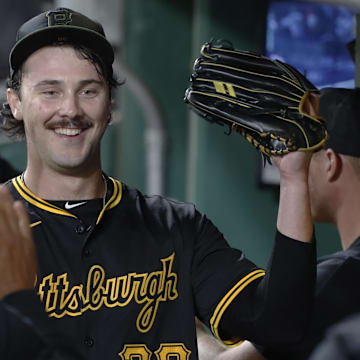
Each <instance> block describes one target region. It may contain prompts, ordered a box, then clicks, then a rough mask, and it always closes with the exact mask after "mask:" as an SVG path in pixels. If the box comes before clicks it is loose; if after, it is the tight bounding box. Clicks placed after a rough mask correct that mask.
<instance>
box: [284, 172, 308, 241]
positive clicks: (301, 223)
mask: <svg viewBox="0 0 360 360" xmlns="http://www.w3.org/2000/svg"><path fill="white" fill-rule="evenodd" d="M277 228H278V230H279V232H280V233H282V234H283V235H286V236H288V237H290V238H292V239H295V240H299V241H303V242H310V241H311V240H312V235H313V224H312V217H311V208H310V195H309V187H308V180H307V173H306V172H304V173H301V174H300V176H299V175H298V174H297V175H296V176H292V175H289V174H286V173H283V174H282V176H281V178H280V199H279V210H278V218H277Z"/></svg>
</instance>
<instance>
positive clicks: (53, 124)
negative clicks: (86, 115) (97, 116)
mask: <svg viewBox="0 0 360 360" xmlns="http://www.w3.org/2000/svg"><path fill="white" fill-rule="evenodd" d="M45 127H46V128H47V129H54V128H70V129H71V128H74V129H87V128H89V127H92V123H91V122H90V121H87V120H83V119H76V118H75V119H59V120H50V121H49V122H48V123H46V124H45Z"/></svg>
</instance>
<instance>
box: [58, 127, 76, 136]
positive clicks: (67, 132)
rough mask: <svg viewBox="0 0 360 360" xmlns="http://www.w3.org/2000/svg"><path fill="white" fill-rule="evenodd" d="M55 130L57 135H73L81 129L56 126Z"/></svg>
mask: <svg viewBox="0 0 360 360" xmlns="http://www.w3.org/2000/svg"><path fill="white" fill-rule="evenodd" d="M55 132H56V134H59V135H67V136H75V135H79V134H80V133H81V129H69V128H56V129H55Z"/></svg>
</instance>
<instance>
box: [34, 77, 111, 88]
mask: <svg viewBox="0 0 360 360" xmlns="http://www.w3.org/2000/svg"><path fill="white" fill-rule="evenodd" d="M63 83H64V81H63V80H52V79H47V80H42V81H40V82H38V83H37V84H35V87H36V88H37V87H43V86H48V85H61V84H63ZM79 84H80V86H86V85H89V84H96V85H104V81H101V80H97V79H86V80H80V82H79Z"/></svg>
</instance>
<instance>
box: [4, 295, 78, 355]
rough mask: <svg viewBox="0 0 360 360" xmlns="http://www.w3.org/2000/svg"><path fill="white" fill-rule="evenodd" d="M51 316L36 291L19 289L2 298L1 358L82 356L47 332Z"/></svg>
mask: <svg viewBox="0 0 360 360" xmlns="http://www.w3.org/2000/svg"><path fill="white" fill-rule="evenodd" d="M47 319H48V317H47V316H46V314H45V312H44V311H43V308H42V306H41V303H40V300H39V298H38V296H36V294H35V293H34V292H33V291H28V290H26V291H19V292H16V293H13V294H10V295H8V296H7V297H5V298H4V299H3V301H1V302H0V358H1V359H2V360H10V359H34V360H65V359H66V360H82V359H83V358H82V357H80V355H79V354H77V353H76V352H75V351H74V350H73V349H70V348H68V347H67V345H66V344H61V340H60V339H57V340H56V341H55V340H50V338H48V337H47V336H46V335H45V332H47V331H49V328H46V325H45V324H46V323H47Z"/></svg>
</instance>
